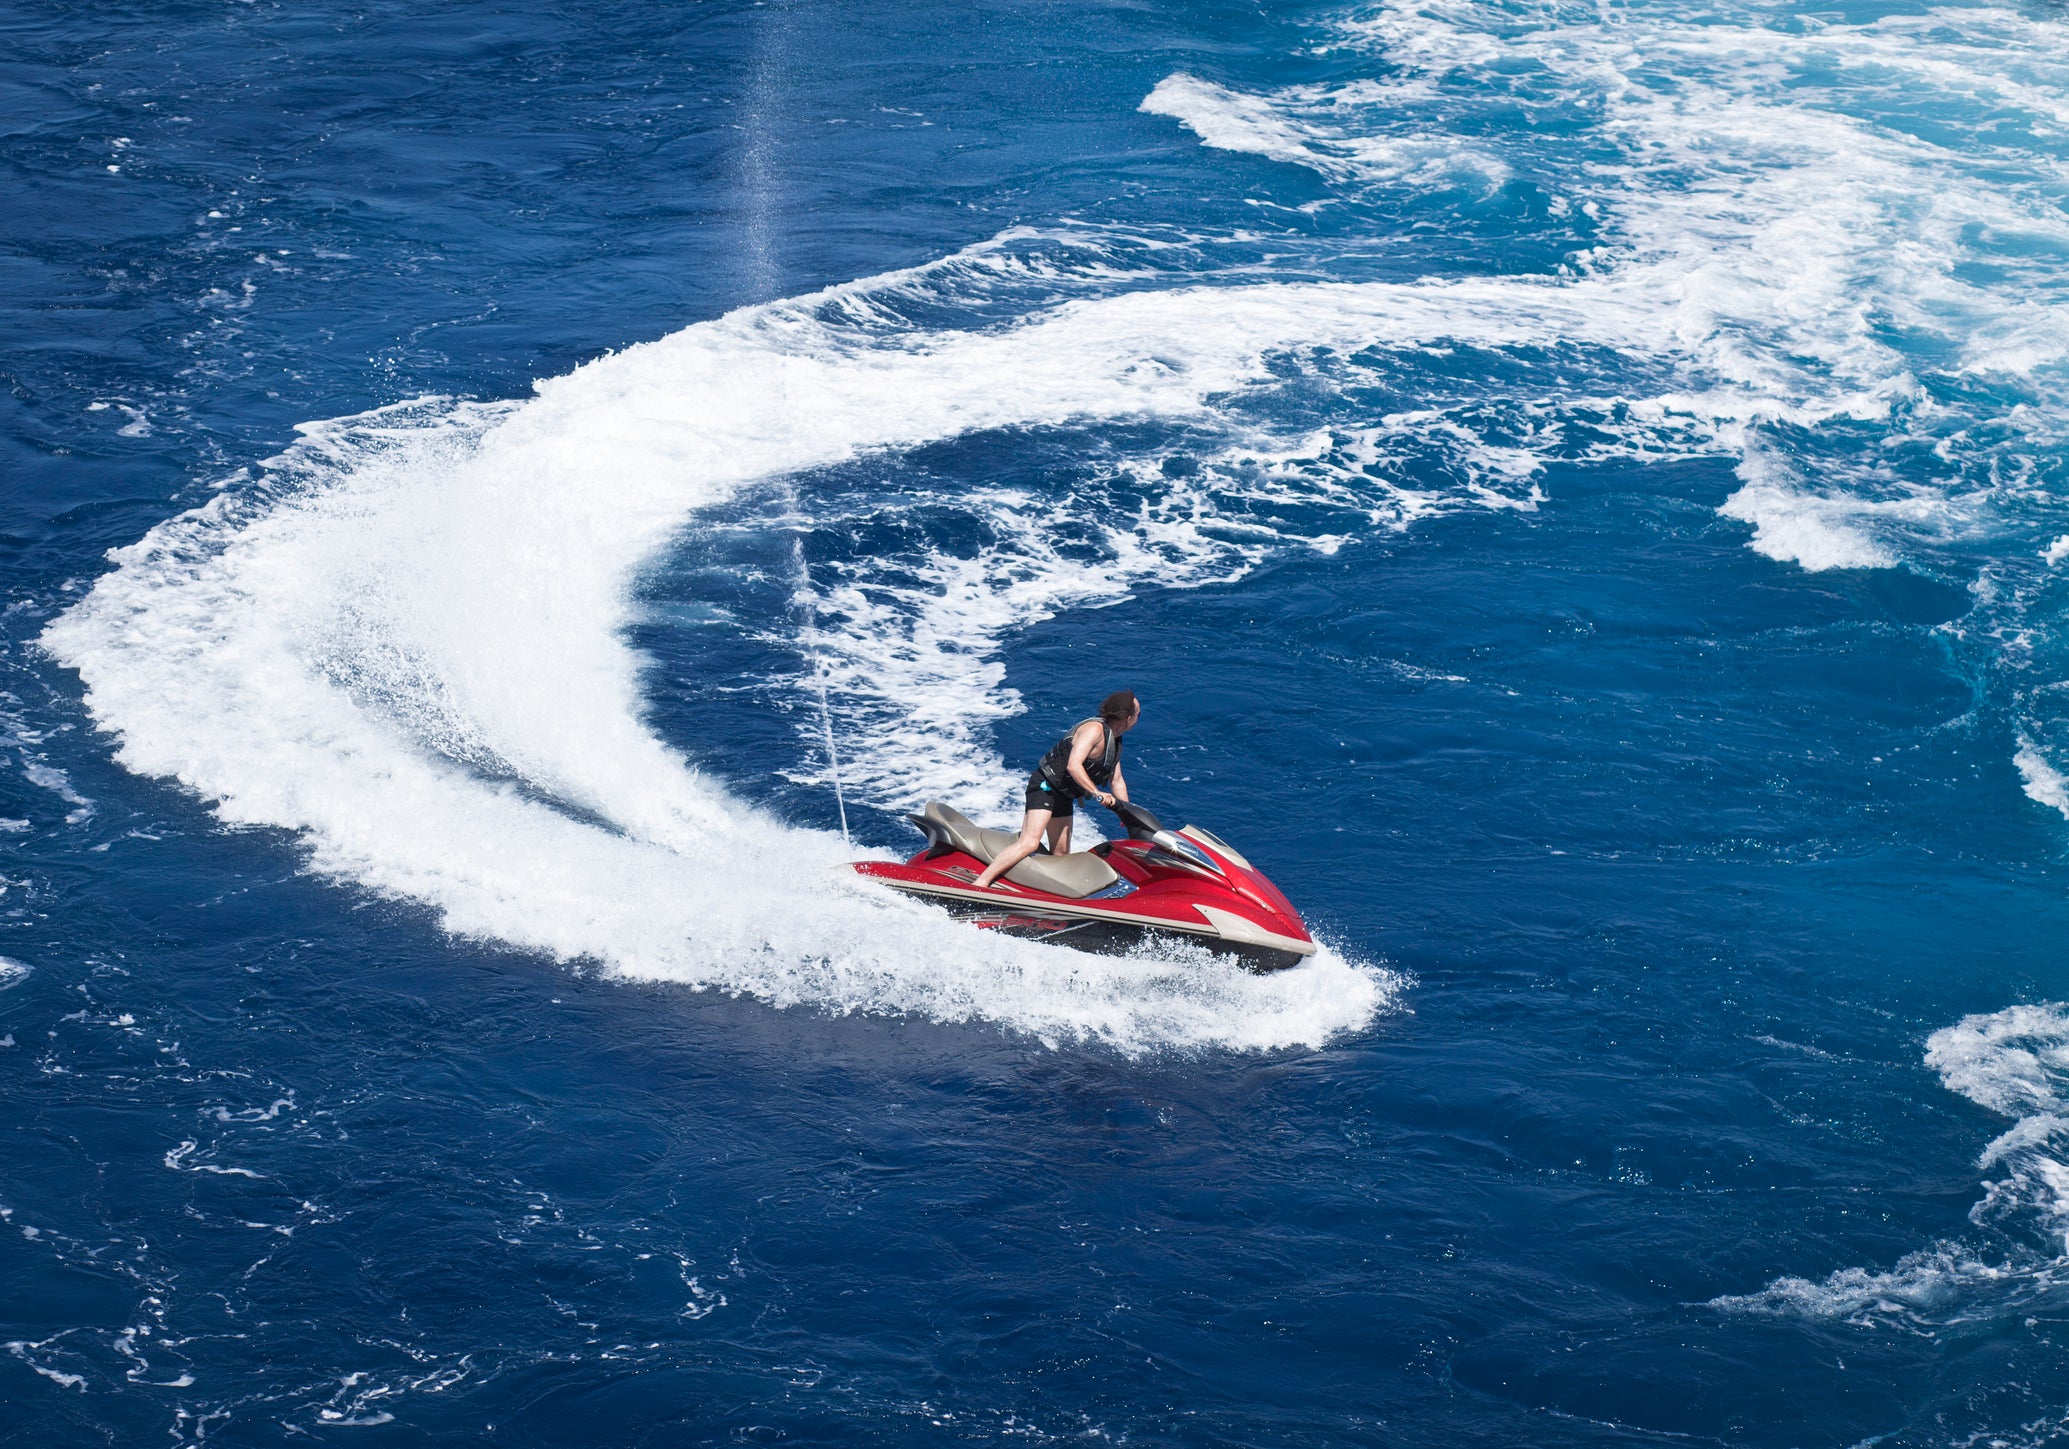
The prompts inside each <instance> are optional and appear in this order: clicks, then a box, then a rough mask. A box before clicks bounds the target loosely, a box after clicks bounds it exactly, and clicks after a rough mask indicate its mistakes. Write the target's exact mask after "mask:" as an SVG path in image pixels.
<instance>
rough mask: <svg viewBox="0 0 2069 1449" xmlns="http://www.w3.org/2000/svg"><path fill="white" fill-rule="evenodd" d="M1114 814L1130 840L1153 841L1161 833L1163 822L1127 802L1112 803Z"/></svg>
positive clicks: (1138, 806) (1117, 801)
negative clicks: (1126, 830) (1125, 828)
mask: <svg viewBox="0 0 2069 1449" xmlns="http://www.w3.org/2000/svg"><path fill="white" fill-rule="evenodd" d="M1114 814H1116V815H1118V816H1120V817H1121V824H1123V825H1125V826H1127V827H1128V838H1129V839H1130V840H1154V839H1155V838H1156V837H1157V836H1158V835H1159V834H1161V833H1162V832H1163V829H1164V822H1163V821H1161V820H1159V819H1157V817H1156V816H1154V815H1152V814H1150V813H1149V811H1147V810H1145V809H1143V808H1142V807H1141V806H1140V805H1137V804H1135V803H1134V802H1133V801H1129V800H1116V801H1114Z"/></svg>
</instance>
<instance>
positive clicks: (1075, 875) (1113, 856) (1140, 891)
mask: <svg viewBox="0 0 2069 1449" xmlns="http://www.w3.org/2000/svg"><path fill="white" fill-rule="evenodd" d="M1140 718H1141V707H1140V705H1138V704H1137V703H1136V700H1135V696H1134V695H1132V694H1130V693H1128V692H1127V691H1125V690H1124V691H1122V692H1120V693H1118V694H1114V695H1110V696H1109V697H1108V698H1107V700H1106V701H1105V703H1104V704H1103V705H1102V706H1101V708H1100V717H1099V718H1097V719H1089V720H1086V721H1085V722H1084V723H1083V724H1081V725H1079V726H1078V727H1077V728H1076V729H1074V730H1072V731H1071V733H1070V734H1068V735H1065V736H1064V737H1063V738H1062V739H1061V740H1059V741H1057V743H1056V746H1055V748H1053V749H1051V750H1050V751H1049V753H1048V754H1047V755H1046V756H1044V757H1043V760H1042V763H1041V765H1040V766H1038V767H1037V768H1036V770H1035V772H1034V774H1033V775H1032V776H1030V777H1029V779H1028V784H1027V813H1026V815H1025V817H1024V819H1023V822H1022V826H1021V831H1020V834H1019V836H1018V837H1015V836H1013V835H1009V834H1008V833H1006V832H1005V831H1003V830H981V829H979V828H978V827H977V826H975V825H973V824H972V823H971V822H970V821H969V820H968V819H967V818H966V817H965V816H963V815H962V814H960V813H959V812H957V811H955V810H952V809H950V808H949V807H948V806H946V805H944V804H942V803H940V802H939V801H933V802H930V803H929V804H928V805H927V807H926V808H925V809H923V810H922V811H920V812H919V813H918V814H917V815H909V816H907V817H906V818H907V819H908V820H910V821H912V823H913V824H914V825H917V826H918V827H919V828H920V830H921V832H922V833H923V834H925V835H926V837H927V846H926V849H924V850H922V851H921V852H920V853H919V854H917V855H915V856H913V857H912V859H910V860H908V861H906V862H905V863H904V864H902V865H899V864H894V863H891V862H887V861H874V860H865V861H858V862H857V863H856V864H855V865H854V866H853V869H854V871H855V873H856V874H857V875H860V876H863V877H865V878H867V879H870V880H874V881H879V882H881V883H882V884H884V885H887V886H889V887H891V889H893V890H895V891H900V892H902V893H904V894H906V895H912V896H919V897H922V898H924V899H927V900H932V901H938V902H940V903H941V904H942V905H945V906H947V907H948V908H949V910H950V911H951V912H952V913H953V914H955V915H958V916H963V917H967V918H970V919H973V920H974V921H975V922H976V924H977V925H979V926H982V927H987V928H990V929H992V930H998V931H1003V932H1005V933H1007V934H1009V935H1014V936H1025V937H1028V938H1031V939H1033V940H1038V941H1056V942H1058V943H1060V944H1063V945H1069V946H1076V947H1078V948H1080V949H1082V950H1088V951H1101V952H1116V951H1123V950H1126V949H1128V948H1129V947H1130V946H1132V945H1134V944H1135V943H1137V942H1139V941H1141V940H1143V939H1144V938H1145V937H1158V936H1161V937H1167V938H1169V937H1176V938H1180V939H1184V940H1190V941H1194V942H1197V943H1199V944H1201V945H1204V946H1207V947H1210V948H1212V949H1214V950H1216V951H1219V952H1223V953H1226V954H1230V955H1234V956H1237V957H1240V958H1241V959H1242V960H1243V961H1244V963H1245V964H1247V965H1249V966H1251V967H1252V968H1254V969H1256V970H1261V971H1273V970H1277V969H1279V968H1281V967H1285V966H1292V965H1295V964H1297V963H1298V962H1299V961H1300V960H1302V959H1303V958H1304V957H1307V956H1311V955H1313V954H1314V951H1315V943H1314V941H1313V940H1312V939H1311V938H1310V937H1309V936H1308V933H1307V927H1306V926H1305V925H1303V924H1302V922H1301V919H1300V916H1299V914H1298V913H1297V912H1295V911H1294V909H1293V907H1292V905H1290V904H1289V903H1288V902H1287V900H1286V898H1285V897H1284V896H1283V895H1281V894H1279V890H1278V887H1276V886H1274V885H1273V884H1272V883H1271V882H1270V881H1268V880H1266V879H1265V878H1264V876H1263V875H1262V874H1261V873H1260V872H1259V871H1258V870H1257V868H1256V867H1254V866H1253V865H1251V864H1250V862H1249V861H1247V860H1245V859H1244V858H1243V857H1242V856H1241V855H1239V854H1238V853H1237V852H1236V850H1235V849H1234V848H1233V847H1232V846H1229V845H1227V844H1225V843H1224V842H1223V841H1221V840H1219V839H1217V838H1216V837H1214V836H1212V835H1210V834H1208V833H1207V832H1206V831H1204V830H1201V829H1199V828H1198V827H1197V826H1192V825H1186V826H1181V827H1180V828H1179V829H1178V830H1175V831H1173V830H1167V829H1165V828H1164V825H1163V823H1162V822H1161V821H1159V820H1158V819H1157V817H1156V816H1154V815H1152V814H1150V812H1149V811H1147V810H1145V809H1143V808H1142V807H1141V806H1139V805H1134V804H1130V803H1129V801H1128V798H1127V782H1126V780H1125V779H1124V778H1123V776H1122V774H1121V769H1120V757H1121V748H1120V747H1121V741H1120V736H1121V735H1123V734H1126V733H1127V732H1128V730H1130V729H1132V728H1133V727H1134V726H1135V723H1136V722H1137V720H1139V719H1140ZM1095 751H1096V753H1095ZM1052 766H1053V767H1054V768H1053V769H1052ZM1109 786H1111V789H1109V788H1107V787H1109ZM1086 798H1096V799H1097V800H1098V801H1099V803H1100V804H1102V805H1105V806H1108V807H1109V808H1110V809H1112V810H1113V812H1114V813H1115V814H1116V815H1118V816H1120V818H1121V823H1122V824H1123V825H1125V826H1126V827H1127V829H1128V839H1126V840H1122V841H1114V842H1110V843H1106V844H1101V845H1098V846H1095V847H1094V848H1093V849H1091V850H1088V851H1084V852H1082V853H1080V854H1076V855H1072V854H1069V853H1068V852H1069V850H1070V822H1071V816H1072V813H1073V809H1074V805H1075V802H1076V801H1077V800H1079V799H1086ZM1059 826H1060V828H1058V827H1059ZM1045 833H1046V834H1047V835H1048V837H1049V841H1048V844H1049V852H1048V853H1046V854H1037V853H1036V852H1037V851H1038V850H1039V849H1040V847H1041V844H1042V836H1043V835H1044V834H1045Z"/></svg>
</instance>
